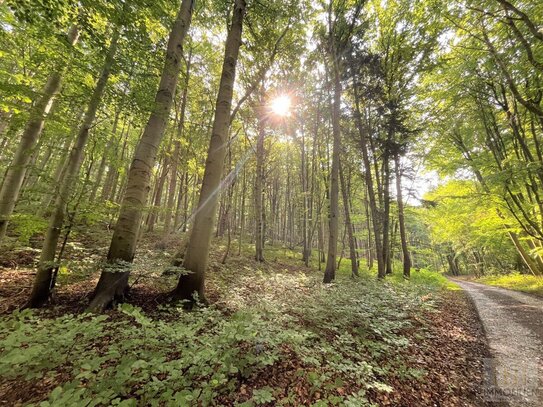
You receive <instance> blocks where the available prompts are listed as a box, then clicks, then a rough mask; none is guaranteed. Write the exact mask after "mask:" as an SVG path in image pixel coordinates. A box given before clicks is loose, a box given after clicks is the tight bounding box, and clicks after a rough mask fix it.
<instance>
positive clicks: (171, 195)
mask: <svg viewBox="0 0 543 407" xmlns="http://www.w3.org/2000/svg"><path fill="white" fill-rule="evenodd" d="M191 60H192V49H191V50H190V52H189V56H188V58H187V72H186V75H185V83H184V87H183V96H182V97H181V107H180V114H179V123H178V125H177V134H176V136H175V140H174V149H173V157H172V168H171V173H170V185H169V191H168V204H167V206H166V214H165V216H164V236H166V235H168V234H169V233H170V228H171V226H170V225H171V223H172V214H173V207H174V201H175V194H176V192H177V176H178V174H177V172H178V167H179V156H180V155H181V138H182V137H183V134H184V129H185V112H186V109H187V95H188V90H189V82H190V66H191ZM179 200H181V196H179ZM174 223H175V222H174Z"/></svg>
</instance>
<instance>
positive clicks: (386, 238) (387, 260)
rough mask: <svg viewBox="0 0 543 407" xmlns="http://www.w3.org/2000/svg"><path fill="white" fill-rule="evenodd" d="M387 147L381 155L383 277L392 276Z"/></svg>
mask: <svg viewBox="0 0 543 407" xmlns="http://www.w3.org/2000/svg"><path fill="white" fill-rule="evenodd" d="M389 159H390V158H389V153H388V147H386V146H385V152H384V153H383V173H384V175H383V191H382V193H383V206H384V208H383V264H384V265H385V275H386V274H392V253H391V250H390V245H391V242H392V239H391V232H390V162H389Z"/></svg>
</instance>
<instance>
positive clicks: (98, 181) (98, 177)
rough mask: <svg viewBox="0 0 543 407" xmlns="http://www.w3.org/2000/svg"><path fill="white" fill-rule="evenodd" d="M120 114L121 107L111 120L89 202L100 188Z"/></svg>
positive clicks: (92, 200) (94, 197)
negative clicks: (109, 132) (109, 131)
mask: <svg viewBox="0 0 543 407" xmlns="http://www.w3.org/2000/svg"><path fill="white" fill-rule="evenodd" d="M120 114H121V106H119V107H118V109H117V111H116V112H115V119H114V120H113V129H112V130H111V136H110V137H109V139H108V141H107V144H106V149H105V151H104V154H102V159H101V160H100V165H99V166H98V173H97V174H96V179H95V180H94V184H93V186H92V192H91V195H90V197H89V202H94V201H95V199H96V195H97V194H98V188H100V185H101V183H102V178H103V176H104V172H105V170H106V161H107V154H108V152H109V151H111V149H112V148H113V143H115V137H116V135H117V126H118V124H119V116H120Z"/></svg>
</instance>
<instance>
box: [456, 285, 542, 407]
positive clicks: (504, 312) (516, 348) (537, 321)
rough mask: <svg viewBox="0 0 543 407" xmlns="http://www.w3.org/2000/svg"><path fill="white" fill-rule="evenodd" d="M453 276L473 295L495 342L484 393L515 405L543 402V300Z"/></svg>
mask: <svg viewBox="0 0 543 407" xmlns="http://www.w3.org/2000/svg"><path fill="white" fill-rule="evenodd" d="M453 281H454V282H455V283H456V284H458V285H459V286H460V287H462V289H464V290H465V291H466V292H467V293H468V294H469V295H470V297H471V298H472V299H473V302H474V303H475V306H476V308H477V311H478V312H479V317H480V319H481V321H482V323H483V326H484V329H485V333H486V336H487V339H488V343H489V346H490V352H491V354H492V359H490V360H485V371H486V380H485V386H484V388H483V389H482V392H483V396H484V398H485V399H486V400H489V401H496V402H501V403H504V402H505V403H507V404H509V405H510V406H511V407H517V406H518V407H541V406H543V299H541V298H537V297H534V296H531V295H528V294H523V293H520V292H517V291H511V290H506V289H503V288H498V287H491V286H487V285H484V284H478V283H473V282H469V281H464V280H458V279H454V280H453Z"/></svg>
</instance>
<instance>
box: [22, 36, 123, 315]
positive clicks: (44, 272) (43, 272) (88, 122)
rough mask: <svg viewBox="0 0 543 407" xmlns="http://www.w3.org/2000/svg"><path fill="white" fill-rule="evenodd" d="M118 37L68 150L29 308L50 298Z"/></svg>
mask: <svg viewBox="0 0 543 407" xmlns="http://www.w3.org/2000/svg"><path fill="white" fill-rule="evenodd" d="M118 39H119V31H117V30H116V31H115V32H114V33H113V36H112V39H111V44H110V46H109V49H108V52H107V55H106V58H105V62H104V66H103V68H102V73H101V75H100V78H99V79H98V81H97V83H96V87H95V88H94V91H93V94H92V96H91V99H90V101H89V105H88V108H87V111H86V113H85V117H84V119H83V123H82V125H81V127H80V129H79V131H78V134H77V138H76V141H75V144H74V146H73V147H72V151H71V152H70V156H69V158H68V162H67V164H66V168H65V176H64V179H63V182H62V183H61V185H60V188H59V190H58V194H57V197H56V200H55V207H54V209H53V213H52V214H51V217H50V218H49V226H48V228H47V232H46V233H45V240H44V242H43V247H42V251H41V255H40V260H39V264H38V272H37V274H36V277H35V279H34V285H33V287H32V293H31V294H30V300H29V302H28V304H27V306H28V307H31V308H35V307H40V306H42V305H43V304H45V302H47V299H48V298H49V294H50V291H51V289H53V287H52V284H51V281H52V276H53V270H54V269H55V267H56V265H55V263H54V261H55V253H56V249H57V244H58V240H59V237H60V233H61V231H62V227H63V224H64V216H65V214H66V210H67V205H68V201H69V200H70V197H71V196H72V192H73V189H74V186H75V184H76V181H77V177H78V174H79V170H80V168H81V163H82V161H83V155H84V153H85V145H86V144H87V140H88V138H89V131H90V128H91V126H92V124H93V123H94V119H95V118H96V112H97V111H98V106H99V105H100V103H101V101H102V97H103V95H104V91H105V89H106V85H107V82H108V79H109V76H110V73H111V68H112V66H113V61H114V58H115V53H116V52H117V43H118Z"/></svg>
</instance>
